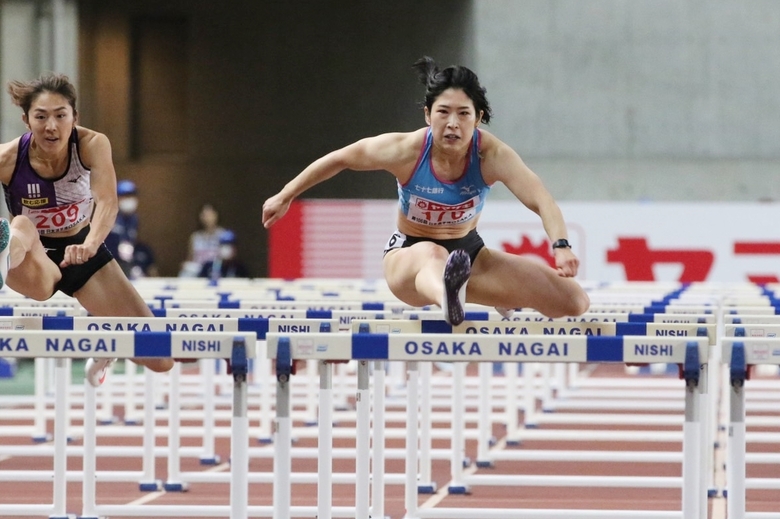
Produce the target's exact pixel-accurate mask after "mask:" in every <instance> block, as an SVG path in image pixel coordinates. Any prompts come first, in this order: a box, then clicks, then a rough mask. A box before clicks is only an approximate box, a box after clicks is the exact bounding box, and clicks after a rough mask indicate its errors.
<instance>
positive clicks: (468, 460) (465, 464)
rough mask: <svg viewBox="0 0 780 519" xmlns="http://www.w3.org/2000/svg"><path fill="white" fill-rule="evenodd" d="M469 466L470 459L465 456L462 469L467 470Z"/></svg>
mask: <svg viewBox="0 0 780 519" xmlns="http://www.w3.org/2000/svg"><path fill="white" fill-rule="evenodd" d="M470 466H471V458H469V457H468V456H465V457H464V458H463V468H464V469H467V468H469V467H470Z"/></svg>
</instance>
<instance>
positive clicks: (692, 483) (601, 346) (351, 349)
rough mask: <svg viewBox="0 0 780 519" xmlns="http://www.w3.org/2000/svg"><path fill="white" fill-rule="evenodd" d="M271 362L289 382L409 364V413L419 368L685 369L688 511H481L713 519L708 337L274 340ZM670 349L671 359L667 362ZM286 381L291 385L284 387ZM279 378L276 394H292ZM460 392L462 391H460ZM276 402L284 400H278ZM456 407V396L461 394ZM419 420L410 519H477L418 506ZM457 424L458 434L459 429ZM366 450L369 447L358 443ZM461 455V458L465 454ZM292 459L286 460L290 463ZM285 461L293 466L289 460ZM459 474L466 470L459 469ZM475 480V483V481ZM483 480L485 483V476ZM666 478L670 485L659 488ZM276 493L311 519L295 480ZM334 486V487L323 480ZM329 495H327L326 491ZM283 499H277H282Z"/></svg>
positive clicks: (364, 467)
mask: <svg viewBox="0 0 780 519" xmlns="http://www.w3.org/2000/svg"><path fill="white" fill-rule="evenodd" d="M648 341H653V342H654V343H656V344H658V343H662V344H663V345H664V348H663V350H662V351H663V352H664V353H662V355H659V351H658V350H657V349H654V350H652V351H653V353H651V352H650V351H651V350H650V349H649V348H645V347H644V346H645V345H646V344H647V343H648ZM267 345H268V352H267V353H268V356H269V358H275V359H276V368H277V374H278V375H280V376H281V377H282V378H284V377H285V376H286V377H289V373H290V369H291V366H292V362H293V359H317V360H318V361H349V360H357V361H360V363H361V365H362V364H364V363H365V362H364V361H405V362H407V363H410V364H409V366H410V373H409V383H410V388H409V395H410V396H409V398H410V403H409V405H410V408H414V407H415V406H416V405H417V402H416V397H415V396H414V395H416V394H417V388H416V382H417V378H416V374H415V373H416V371H417V369H416V368H417V363H419V362H456V363H460V364H461V365H462V363H463V362H466V361H467V362H578V363H592V362H615V363H627V362H628V363H654V362H674V363H678V364H682V365H683V366H684V375H685V380H686V386H685V402H686V406H685V422H684V424H683V464H682V478H677V479H676V482H675V483H676V485H677V486H679V487H681V488H682V510H681V512H642V511H634V510H621V511H598V512H596V511H592V510H566V511H561V510H557V511H556V510H550V511H539V510H518V509H512V510H509V509H480V510H479V516H480V517H487V518H499V517H501V518H516V517H522V516H533V517H561V518H563V517H627V518H651V517H652V518H656V519H657V518H675V519H678V518H680V517H684V518H685V519H699V518H703V517H705V516H706V507H703V506H702V503H706V491H705V490H704V488H703V484H702V483H703V480H702V477H701V474H700V470H701V461H702V460H701V452H702V451H701V449H700V446H699V445H698V441H699V440H700V438H701V434H702V430H701V428H702V420H701V409H700V407H701V402H700V392H701V391H702V390H703V386H704V385H705V384H704V381H705V380H706V362H707V358H708V341H707V338H682V339H680V338H662V339H660V340H658V338H655V337H654V338H648V337H585V336H579V337H576V336H568V337H560V336H558V337H551V336H538V335H537V336H534V335H528V336H511V337H501V336H477V335H465V334H429V335H421V334H403V333H399V334H340V333H338V334H295V335H291V334H278V333H269V334H268V335H267ZM667 349H668V350H669V351H670V352H671V354H670V355H666V354H665V352H666V351H667ZM285 382H286V381H285ZM285 382H283V381H282V380H281V378H280V385H279V386H278V387H277V394H279V393H282V394H283V393H284V392H285V391H288V390H289V389H288V387H286V386H285ZM455 392H457V391H455ZM277 398H280V397H279V396H277ZM281 398H282V399H281V400H280V401H279V402H278V403H279V405H278V407H277V420H278V423H277V431H278V432H279V439H278V440H277V444H278V445H289V442H290V438H289V437H288V436H287V435H288V434H289V417H288V416H287V413H289V408H288V407H285V405H286V404H285V402H284V397H283V396H282V397H281ZM454 398H455V400H457V398H458V397H457V395H455V397H454ZM415 416H416V413H414V412H412V413H411V414H410V422H409V424H408V428H407V433H408V436H407V461H406V477H407V482H406V492H405V495H406V499H405V502H406V511H407V515H406V517H407V519H417V518H420V519H423V518H434V517H439V518H441V517H447V518H467V517H473V515H474V512H475V511H474V510H473V509H472V510H469V509H462V508H461V509H444V508H437V509H419V508H418V505H417V447H416V445H417V440H416V436H413V435H416V427H417V423H416V420H415V418H414V417H415ZM459 426H460V424H458V425H457V426H456V427H459ZM359 445H362V446H363V447H362V448H363V449H366V445H367V442H366V441H364V442H359ZM277 453H278V455H279V456H280V459H279V460H278V461H279V464H280V466H281V465H282V464H283V463H289V453H287V452H284V451H281V450H278V451H277ZM461 454H462V453H461ZM285 457H286V458H285ZM285 459H286V461H285ZM357 460H358V464H357V468H356V470H357V471H358V481H361V480H364V481H366V482H368V481H369V474H368V460H369V453H368V452H359V453H358V455H357ZM459 467H460V468H459ZM451 468H452V470H453V472H455V471H458V470H460V469H462V458H461V459H453V460H452V466H451ZM472 477H474V476H472ZM479 477H484V476H479ZM656 479H663V480H664V481H662V482H661V481H656ZM670 479H675V478H642V477H637V478H612V479H609V480H607V481H602V484H601V485H599V483H598V482H597V481H595V479H593V478H592V479H591V480H588V478H583V477H577V476H569V477H567V484H569V485H577V486H593V485H594V484H596V485H599V486H617V487H621V486H640V487H641V486H663V487H666V486H668V485H670V482H669V480H670ZM491 480H492V483H491V484H494V485H507V484H510V485H516V484H518V481H519V482H520V484H526V485H536V484H540V483H539V481H542V480H543V478H541V479H540V478H538V477H534V478H522V477H521V478H517V477H512V478H507V479H504V478H499V477H492V478H491ZM468 483H469V477H467V476H463V475H462V472H460V473H457V474H455V477H454V478H453V485H456V486H463V487H467V486H468ZM276 484H278V488H276V489H275V501H274V502H275V506H277V507H278V510H277V515H275V517H278V518H283V517H284V518H286V517H293V516H294V517H299V516H301V515H302V514H305V513H308V512H310V510H309V509H308V508H306V509H303V507H293V506H290V498H289V496H290V495H291V488H290V481H289V479H285V478H284V477H280V478H279V479H278V480H277V481H276ZM320 484H325V485H328V484H329V481H320ZM356 491H358V492H361V491H362V492H364V493H365V497H360V496H358V497H356V501H357V505H358V506H357V507H356V512H357V517H358V518H359V519H367V518H368V517H370V516H371V509H370V508H369V506H368V493H367V488H360V487H358V488H357V489H356ZM326 492H327V491H326ZM277 499H278V500H277ZM375 504H376V503H375ZM321 505H322V503H318V517H319V518H320V519H328V518H330V517H331V515H330V513H329V512H328V510H327V509H325V508H324V507H322V506H321Z"/></svg>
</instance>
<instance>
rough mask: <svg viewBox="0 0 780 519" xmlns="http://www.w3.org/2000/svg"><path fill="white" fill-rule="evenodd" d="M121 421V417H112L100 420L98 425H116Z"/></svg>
mask: <svg viewBox="0 0 780 519" xmlns="http://www.w3.org/2000/svg"><path fill="white" fill-rule="evenodd" d="M118 421H119V417H117V416H111V417H109V418H98V419H97V423H98V425H111V424H115V423H117V422H118Z"/></svg>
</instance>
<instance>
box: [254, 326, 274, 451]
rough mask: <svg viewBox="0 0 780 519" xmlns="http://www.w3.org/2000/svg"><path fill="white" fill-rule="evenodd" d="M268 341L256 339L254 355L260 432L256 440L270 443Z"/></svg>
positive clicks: (271, 417) (270, 412)
mask: <svg viewBox="0 0 780 519" xmlns="http://www.w3.org/2000/svg"><path fill="white" fill-rule="evenodd" d="M267 348H268V343H266V341H257V356H256V357H255V366H256V368H255V382H256V383H258V384H260V413H259V415H260V426H259V429H260V432H259V434H258V435H257V441H258V442H260V443H271V442H272V441H273V438H272V437H273V432H272V430H271V424H272V423H274V419H273V412H272V410H271V408H272V407H273V406H272V404H271V388H272V385H271V384H270V383H269V382H268V381H269V380H270V377H271V361H270V360H269V359H268V355H267V353H266V352H267Z"/></svg>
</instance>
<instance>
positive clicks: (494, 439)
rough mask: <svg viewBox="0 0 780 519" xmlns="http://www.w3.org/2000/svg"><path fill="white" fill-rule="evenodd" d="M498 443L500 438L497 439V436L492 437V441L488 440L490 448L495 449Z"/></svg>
mask: <svg viewBox="0 0 780 519" xmlns="http://www.w3.org/2000/svg"><path fill="white" fill-rule="evenodd" d="M496 443H498V438H496V437H495V436H491V437H490V439H489V440H488V445H489V446H490V447H493V446H495V445H496Z"/></svg>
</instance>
